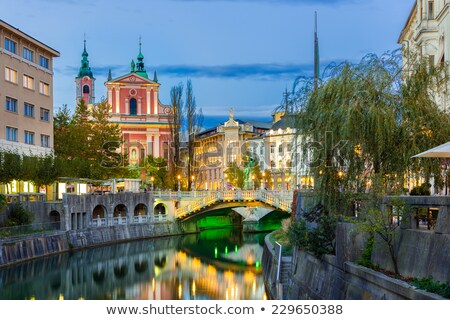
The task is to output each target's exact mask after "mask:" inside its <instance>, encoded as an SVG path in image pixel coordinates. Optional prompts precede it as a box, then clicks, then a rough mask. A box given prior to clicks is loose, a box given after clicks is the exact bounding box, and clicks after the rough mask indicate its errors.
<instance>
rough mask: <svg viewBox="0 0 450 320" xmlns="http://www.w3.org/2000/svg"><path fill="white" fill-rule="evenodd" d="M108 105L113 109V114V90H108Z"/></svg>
mask: <svg viewBox="0 0 450 320" xmlns="http://www.w3.org/2000/svg"><path fill="white" fill-rule="evenodd" d="M108 104H109V106H110V107H111V112H113V105H112V89H111V88H108Z"/></svg>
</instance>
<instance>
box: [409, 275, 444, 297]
mask: <svg viewBox="0 0 450 320" xmlns="http://www.w3.org/2000/svg"><path fill="white" fill-rule="evenodd" d="M411 281H412V284H413V285H414V286H415V287H416V288H418V289H422V290H425V291H428V292H431V293H436V294H438V295H440V296H442V297H444V298H447V299H448V298H450V284H448V283H442V282H438V281H434V280H433V278H431V277H427V278H421V279H419V278H412V279H411Z"/></svg>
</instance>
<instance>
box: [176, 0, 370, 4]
mask: <svg viewBox="0 0 450 320" xmlns="http://www.w3.org/2000/svg"><path fill="white" fill-rule="evenodd" d="M172 1H178V2H210V3H213V2H234V3H238V2H249V3H268V4H274V5H336V4H354V3H358V2H363V0H172Z"/></svg>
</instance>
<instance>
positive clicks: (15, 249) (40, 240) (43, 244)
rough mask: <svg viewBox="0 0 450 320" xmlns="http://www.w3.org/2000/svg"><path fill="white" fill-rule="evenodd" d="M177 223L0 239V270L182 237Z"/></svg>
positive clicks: (124, 226) (101, 228)
mask: <svg viewBox="0 0 450 320" xmlns="http://www.w3.org/2000/svg"><path fill="white" fill-rule="evenodd" d="M182 233H183V231H182V230H181V229H180V227H179V226H178V224H177V223H175V222H159V223H149V224H135V225H132V224H131V225H117V226H108V227H99V228H90V229H85V230H71V231H58V232H54V233H52V234H45V235H44V234H43V235H36V234H34V235H30V236H29V237H20V238H11V239H5V240H0V267H2V266H8V265H11V264H14V263H18V262H23V261H26V260H30V259H35V258H40V257H44V256H47V255H51V254H57V253H62V252H65V251H69V250H76V249H82V248H87V247H94V246H100V245H105V244H112V243H117V242H123V241H130V240H137V239H146V238H153V237H162V236H169V235H177V234H182Z"/></svg>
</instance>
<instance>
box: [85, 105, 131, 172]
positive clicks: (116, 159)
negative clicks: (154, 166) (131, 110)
mask: <svg viewBox="0 0 450 320" xmlns="http://www.w3.org/2000/svg"><path fill="white" fill-rule="evenodd" d="M110 111H111V106H110V105H108V104H107V102H106V101H105V100H103V101H101V102H100V103H98V104H97V105H95V106H94V107H93V108H92V110H91V114H90V116H91V120H90V127H91V134H90V139H89V144H90V146H89V147H90V150H91V155H90V156H91V159H92V162H93V163H92V167H93V173H92V177H93V178H94V179H107V178H110V177H114V176H117V175H118V174H119V175H120V174H123V170H122V168H123V165H124V163H123V159H122V156H121V155H120V153H117V152H116V151H115V149H119V148H120V146H121V140H122V134H121V131H120V128H119V125H118V124H117V123H112V122H111V121H110V119H111V114H110Z"/></svg>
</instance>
